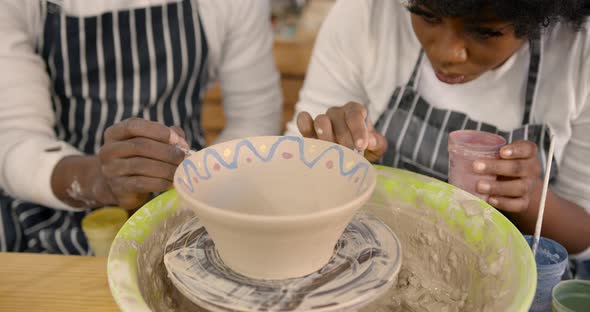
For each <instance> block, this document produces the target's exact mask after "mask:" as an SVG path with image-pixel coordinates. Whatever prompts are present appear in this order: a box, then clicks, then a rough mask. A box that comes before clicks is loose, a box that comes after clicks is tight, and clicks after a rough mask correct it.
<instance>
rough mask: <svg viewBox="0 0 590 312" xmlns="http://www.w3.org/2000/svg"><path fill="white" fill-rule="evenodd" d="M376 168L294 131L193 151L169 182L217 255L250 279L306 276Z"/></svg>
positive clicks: (320, 261) (325, 255) (329, 250)
mask: <svg viewBox="0 0 590 312" xmlns="http://www.w3.org/2000/svg"><path fill="white" fill-rule="evenodd" d="M375 183H376V171H375V169H374V168H373V167H372V166H371V164H370V163H369V162H368V161H367V160H366V159H365V158H364V157H362V155H359V154H357V153H355V152H354V151H352V150H350V149H348V148H346V147H343V146H340V145H336V144H333V143H329V142H324V141H319V140H314V139H304V138H299V137H254V138H248V139H240V140H234V141H230V142H226V143H222V144H218V145H215V146H212V147H209V148H206V149H203V150H201V151H199V152H196V153H193V154H192V155H191V156H190V157H188V158H187V159H186V160H184V162H183V163H182V164H181V165H180V166H179V167H178V169H177V171H176V174H175V177H174V185H175V188H176V189H177V191H178V194H179V197H180V199H181V200H182V202H183V203H184V204H185V205H186V206H187V207H189V208H190V209H192V210H193V211H194V212H195V214H196V215H197V216H198V217H199V218H200V219H201V221H202V223H203V224H204V226H205V228H206V230H207V232H208V233H209V235H210V236H211V238H212V240H213V242H214V243H215V246H216V249H217V252H218V253H219V256H220V257H221V259H222V261H223V262H224V263H225V264H226V265H227V266H228V267H230V268H231V269H233V270H234V271H236V272H237V273H240V274H242V275H245V276H247V277H250V278H255V279H287V278H295V277H300V276H304V275H307V274H310V273H312V272H315V271H317V270H319V269H320V268H322V267H323V266H324V265H325V264H326V263H328V261H329V260H330V258H331V256H332V254H333V251H334V247H335V245H336V242H337V241H338V238H339V237H340V235H342V232H343V231H344V229H345V227H346V226H347V225H348V223H349V222H350V220H351V219H352V217H353V216H354V214H355V213H356V212H357V211H358V210H359V208H361V206H362V205H363V204H364V203H365V202H366V201H367V200H368V199H369V197H370V196H371V194H372V193H373V190H374V188H375Z"/></svg>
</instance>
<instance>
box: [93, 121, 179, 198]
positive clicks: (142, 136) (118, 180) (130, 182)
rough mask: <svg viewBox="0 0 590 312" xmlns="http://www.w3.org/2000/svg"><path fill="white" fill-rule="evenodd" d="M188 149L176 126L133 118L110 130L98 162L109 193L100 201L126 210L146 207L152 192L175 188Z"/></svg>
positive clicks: (103, 195)
mask: <svg viewBox="0 0 590 312" xmlns="http://www.w3.org/2000/svg"><path fill="white" fill-rule="evenodd" d="M178 146H182V147H184V148H187V149H188V148H189V146H188V144H187V143H186V141H185V139H184V132H183V131H182V129H180V128H177V127H171V128H169V127H166V126H164V125H162V124H160V123H157V122H152V121H147V120H144V119H140V118H132V119H127V120H125V121H122V122H120V123H118V124H115V125H113V126H112V127H110V128H108V129H107V130H106V132H105V143H104V145H103V146H102V148H101V149H100V152H99V154H98V160H99V162H100V172H101V173H102V176H103V177H104V181H103V182H104V184H106V187H104V188H103V189H106V191H105V192H104V193H103V194H101V196H100V197H102V200H101V201H106V202H112V203H113V204H116V205H118V206H120V207H123V208H126V209H135V208H138V207H140V206H141V205H142V204H144V203H145V202H146V201H147V200H148V198H149V196H150V193H152V192H163V191H166V190H168V189H169V188H170V187H171V186H172V181H173V178H174V172H175V171H176V167H177V166H178V165H179V164H180V163H181V162H182V161H183V160H184V158H185V153H184V152H183V151H182V150H181V149H179V148H178Z"/></svg>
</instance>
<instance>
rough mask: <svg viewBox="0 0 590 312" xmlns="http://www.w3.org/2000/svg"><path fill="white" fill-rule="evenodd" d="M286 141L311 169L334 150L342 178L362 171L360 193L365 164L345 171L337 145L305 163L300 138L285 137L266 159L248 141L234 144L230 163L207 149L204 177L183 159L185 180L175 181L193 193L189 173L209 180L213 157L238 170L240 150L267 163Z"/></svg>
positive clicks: (223, 164)
mask: <svg viewBox="0 0 590 312" xmlns="http://www.w3.org/2000/svg"><path fill="white" fill-rule="evenodd" d="M286 141H292V142H296V143H298V144H299V159H300V160H301V161H302V162H303V163H304V164H305V165H306V166H307V167H308V168H310V169H311V168H313V167H314V166H315V165H316V164H317V163H318V162H319V161H320V160H321V159H322V158H323V157H324V155H326V154H327V153H329V152H330V151H332V150H335V151H336V152H338V156H339V157H338V158H339V160H338V165H339V168H340V174H341V175H342V176H344V177H349V178H352V177H353V176H354V175H355V174H356V173H357V171H359V170H362V169H364V171H365V172H364V173H363V176H362V179H361V180H360V183H359V189H358V190H357V192H358V191H361V187H362V186H363V185H364V182H365V179H366V177H367V174H368V173H369V165H368V164H366V163H358V164H356V165H355V166H354V167H352V168H351V169H350V170H348V171H347V170H345V168H344V150H343V149H344V147H342V146H339V145H333V146H331V147H329V148H327V149H326V150H324V151H323V152H322V153H320V154H319V155H318V156H317V157H316V158H314V159H313V160H312V161H309V162H308V161H307V160H306V159H305V150H304V147H305V144H304V141H303V139H302V138H300V137H290V136H285V137H280V138H279V139H278V140H277V141H276V142H275V143H274V144H273V145H272V146H271V148H270V150H269V153H268V155H267V156H266V157H264V156H262V155H260V153H258V150H256V148H255V147H254V144H252V142H250V141H249V140H243V141H241V142H239V143H237V144H236V146H235V153H234V157H233V159H232V161H230V162H226V161H225V160H224V159H223V157H222V156H221V155H220V154H219V153H218V152H217V151H216V150H214V149H207V150H205V152H204V155H203V167H204V171H205V172H204V175H203V174H201V173H199V171H198V169H197V166H196V165H195V164H194V162H193V161H192V160H190V159H185V160H184V161H183V162H182V167H183V169H184V173H185V175H186V177H187V178H186V179H182V178H180V177H179V178H178V179H177V181H178V183H179V184H181V185H183V186H184V187H186V188H187V189H188V190H189V191H190V192H194V185H193V181H192V179H190V177H191V171H192V172H193V173H194V175H195V176H197V177H198V178H199V179H200V180H205V181H206V180H209V179H210V178H211V172H210V171H209V166H208V165H207V164H208V161H209V159H210V158H211V157H213V158H214V159H215V160H216V161H217V162H218V163H219V164H220V165H221V166H223V167H224V168H226V169H237V168H238V159H239V156H240V151H241V150H242V148H243V147H246V148H248V149H249V150H250V151H251V152H252V153H253V154H254V155H255V156H256V157H257V158H258V159H260V161H262V162H268V161H270V160H272V159H273V157H274V156H275V153H276V151H277V149H278V148H279V146H280V145H281V143H283V142H286Z"/></svg>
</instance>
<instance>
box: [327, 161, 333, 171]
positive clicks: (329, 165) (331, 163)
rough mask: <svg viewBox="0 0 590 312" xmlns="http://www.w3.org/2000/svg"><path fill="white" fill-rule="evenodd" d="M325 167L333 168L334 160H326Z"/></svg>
mask: <svg viewBox="0 0 590 312" xmlns="http://www.w3.org/2000/svg"><path fill="white" fill-rule="evenodd" d="M326 168H328V169H332V168H334V162H333V161H331V160H328V162H326Z"/></svg>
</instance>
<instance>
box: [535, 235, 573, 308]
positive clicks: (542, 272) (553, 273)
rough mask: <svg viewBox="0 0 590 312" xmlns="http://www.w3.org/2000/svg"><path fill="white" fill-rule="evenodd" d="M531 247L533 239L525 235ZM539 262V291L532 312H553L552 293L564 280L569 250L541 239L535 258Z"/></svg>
mask: <svg viewBox="0 0 590 312" xmlns="http://www.w3.org/2000/svg"><path fill="white" fill-rule="evenodd" d="M525 239H526V240H527V242H528V243H529V246H532V245H533V237H532V236H530V235H525ZM535 261H536V262H537V291H536V293H535V299H534V300H533V305H532V306H531V308H530V310H529V311H530V312H549V311H551V300H552V297H551V292H552V291H553V287H555V286H556V285H557V284H558V283H559V282H560V281H561V279H562V277H563V274H564V272H565V269H566V267H567V264H568V254H567V250H566V249H565V248H564V247H563V246H561V245H560V244H559V243H558V242H556V241H554V240H552V239H549V238H545V237H541V239H540V240H539V246H538V248H537V255H536V257H535Z"/></svg>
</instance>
